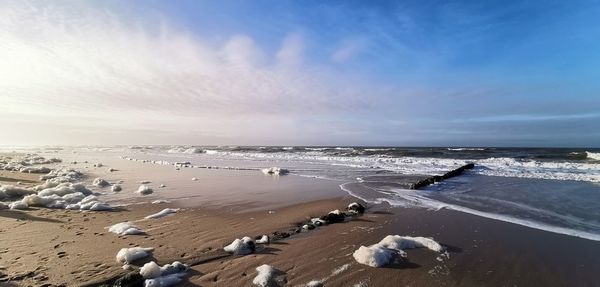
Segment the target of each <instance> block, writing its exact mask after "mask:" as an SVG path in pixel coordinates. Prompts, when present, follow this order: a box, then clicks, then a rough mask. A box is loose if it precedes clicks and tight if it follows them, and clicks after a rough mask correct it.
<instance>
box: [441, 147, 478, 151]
mask: <svg viewBox="0 0 600 287" xmlns="http://www.w3.org/2000/svg"><path fill="white" fill-rule="evenodd" d="M448 150H449V151H483V150H486V148H481V147H457V148H452V147H449V148H448Z"/></svg>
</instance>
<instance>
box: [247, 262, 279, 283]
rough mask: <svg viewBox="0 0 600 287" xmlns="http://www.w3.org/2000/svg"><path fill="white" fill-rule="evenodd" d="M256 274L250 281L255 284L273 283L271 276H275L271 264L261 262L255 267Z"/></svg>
mask: <svg viewBox="0 0 600 287" xmlns="http://www.w3.org/2000/svg"><path fill="white" fill-rule="evenodd" d="M256 271H258V274H257V275H256V277H254V279H253V280H252V283H253V284H254V285H256V286H260V287H267V286H271V285H273V283H272V282H273V279H274V278H273V277H274V276H275V268H273V266H271V265H267V264H263V265H261V266H258V267H256Z"/></svg>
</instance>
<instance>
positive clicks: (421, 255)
mask: <svg viewBox="0 0 600 287" xmlns="http://www.w3.org/2000/svg"><path fill="white" fill-rule="evenodd" d="M349 201H351V198H334V199H329V200H319V201H315V202H309V203H304V204H297V205H293V206H289V207H285V208H280V209H276V210H274V211H271V212H268V211H254V212H250V213H242V214H240V213H236V214H234V213H230V212H227V211H219V210H215V209H202V208H194V209H185V210H181V211H180V212H179V213H177V214H176V215H174V216H169V217H165V218H162V219H159V220H143V221H138V222H136V225H138V226H140V227H141V228H142V229H144V230H145V231H146V233H147V234H146V235H129V236H121V237H119V236H116V235H115V234H112V233H109V232H108V231H107V230H106V229H105V227H106V226H109V225H111V224H112V223H115V222H121V221H125V220H135V219H140V218H143V217H144V216H145V215H147V214H151V213H154V212H158V211H160V210H161V209H162V208H163V207H165V206H167V205H168V204H160V205H151V204H145V205H136V206H132V207H130V208H127V209H125V210H122V211H117V212H108V213H106V212H104V213H97V212H96V213H95V212H87V213H81V212H72V211H62V210H45V209H38V210H32V211H29V212H20V211H0V226H2V229H1V230H0V234H1V235H2V239H3V240H2V241H0V256H1V260H2V261H1V262H2V266H0V268H1V269H0V272H2V273H3V274H5V275H3V276H2V277H1V278H2V279H0V280H6V279H11V280H10V281H9V282H13V283H14V284H16V286H27V285H31V286H39V285H41V284H54V285H61V284H62V285H65V286H75V285H80V284H81V285H83V284H85V283H92V282H100V281H102V280H106V279H108V278H111V277H114V276H117V275H119V274H124V273H125V271H124V270H123V269H121V265H120V264H118V263H117V262H116V261H115V255H116V253H117V252H118V250H119V249H120V248H123V247H132V246H143V247H154V248H155V250H154V252H153V253H152V254H153V256H152V257H151V258H148V259H147V260H141V261H139V262H136V265H139V266H141V265H142V264H143V263H146V262H148V261H150V260H155V261H157V262H158V263H159V264H165V263H171V262H173V261H175V260H179V261H182V262H184V263H185V262H186V261H190V260H192V259H193V258H195V257H198V256H201V255H202V254H210V253H211V252H213V251H215V250H218V249H220V248H222V247H223V246H225V245H226V244H228V243H230V242H231V240H232V239H234V238H238V237H241V236H244V235H249V236H252V237H253V236H256V235H260V234H269V233H271V232H273V231H276V230H287V229H288V228H290V227H295V226H296V224H295V223H296V222H299V221H302V220H305V219H307V218H309V217H312V216H316V215H319V214H323V213H324V212H326V211H328V210H331V209H334V208H340V207H343V206H345V205H346V204H347V203H348V202H349ZM238 208H242V206H238ZM388 234H401V235H413V236H417V235H419V236H431V237H434V238H435V239H436V240H438V241H439V242H441V243H442V244H443V245H445V246H447V247H448V248H449V254H450V256H449V258H443V259H442V261H438V259H437V258H438V257H439V254H437V253H435V252H431V251H427V250H408V251H407V253H408V258H409V260H410V261H409V262H407V263H404V264H396V265H392V266H388V267H386V268H372V267H368V266H364V265H360V264H358V263H356V262H355V261H354V260H353V258H352V256H351V254H352V252H353V251H354V250H355V249H357V248H358V247H359V246H360V245H368V244H372V243H376V242H378V241H379V240H380V239H381V238H383V237H384V236H385V235H388ZM566 246H569V248H565V247H566ZM560 247H562V248H560ZM599 251H600V244H598V243H597V242H593V241H589V240H584V239H578V238H574V237H568V236H563V235H557V234H552V233H548V232H544V231H539V230H534V229H529V228H526V227H521V226H518V225H513V224H509V223H503V222H497V221H493V220H489V219H483V218H478V217H475V216H472V215H467V214H461V213H458V212H454V211H444V210H442V211H437V212H436V211H427V210H421V209H399V208H384V207H377V208H372V209H370V210H369V211H368V212H367V213H366V214H365V215H363V216H361V217H359V218H356V219H355V220H353V221H351V222H347V223H341V224H334V225H329V226H326V227H322V228H318V229H316V230H314V231H311V232H308V233H301V234H299V235H296V236H293V237H291V238H289V239H286V240H283V241H279V242H274V243H272V244H269V245H267V246H266V247H265V248H264V249H260V250H259V251H258V252H257V253H256V254H252V255H248V256H239V257H234V256H231V257H226V258H222V259H219V260H214V261H209V262H207V263H204V264H200V265H196V266H193V267H192V269H191V270H190V271H189V272H188V274H187V277H186V280H185V281H184V282H183V283H182V284H181V285H178V286H251V282H252V278H253V277H254V276H255V275H256V271H255V270H254V269H255V268H256V267H258V266H260V265H262V264H269V265H271V266H273V267H275V268H277V269H278V270H281V271H282V272H284V273H285V277H286V278H287V282H288V285H289V286H298V285H303V284H305V283H308V282H310V281H312V280H323V279H325V285H326V286H351V285H353V284H359V283H360V282H364V283H367V284H368V286H404V285H407V286H409V285H411V286H440V285H441V286H484V285H487V286H500V285H521V286H523V285H524V286H534V285H537V286H593V285H594V284H595V282H596V281H595V279H594V278H595V271H596V270H598V268H600V261H599V260H598V259H597V256H598V254H600V253H599ZM340 268H341V269H344V270H342V271H340V272H339V274H337V275H335V276H331V274H332V273H334V272H335V271H336V269H340ZM390 282H395V283H394V284H393V285H389V283H390Z"/></svg>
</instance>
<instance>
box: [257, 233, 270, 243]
mask: <svg viewBox="0 0 600 287" xmlns="http://www.w3.org/2000/svg"><path fill="white" fill-rule="evenodd" d="M269 242H271V240H270V239H269V236H268V235H263V236H261V237H260V238H258V239H257V240H256V243H258V244H268V243H269Z"/></svg>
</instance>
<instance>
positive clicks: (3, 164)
mask: <svg viewBox="0 0 600 287" xmlns="http://www.w3.org/2000/svg"><path fill="white" fill-rule="evenodd" d="M4 159H5V160H3V159H2V158H0V169H4V170H12V171H19V172H23V173H47V172H49V171H51V170H52V169H50V168H48V167H40V166H33V165H40V164H52V163H59V162H62V160H60V159H58V158H50V159H46V158H44V157H42V156H38V155H35V154H27V155H25V156H23V157H21V158H10V157H9V158H4Z"/></svg>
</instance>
